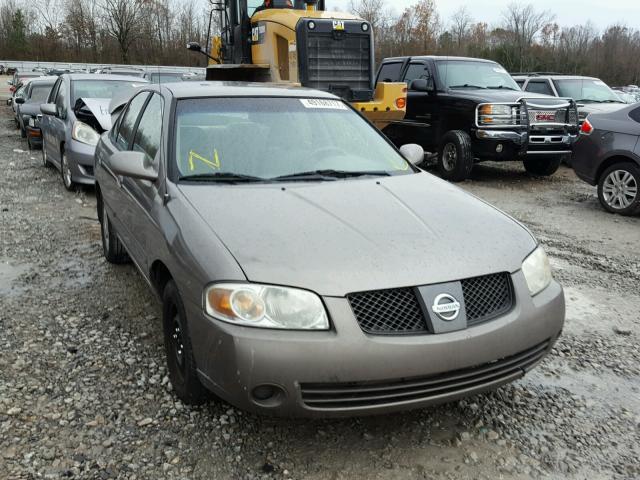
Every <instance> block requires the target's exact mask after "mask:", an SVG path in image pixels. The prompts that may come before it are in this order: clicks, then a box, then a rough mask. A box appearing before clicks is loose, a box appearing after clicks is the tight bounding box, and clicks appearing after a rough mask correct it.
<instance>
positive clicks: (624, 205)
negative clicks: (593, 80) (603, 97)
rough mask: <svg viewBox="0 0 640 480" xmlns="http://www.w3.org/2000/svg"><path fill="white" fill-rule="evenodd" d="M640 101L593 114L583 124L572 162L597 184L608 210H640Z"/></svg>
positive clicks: (578, 171)
mask: <svg viewBox="0 0 640 480" xmlns="http://www.w3.org/2000/svg"><path fill="white" fill-rule="evenodd" d="M639 138H640V105H638V104H635V105H629V106H628V107H625V108H623V109H621V110H616V111H615V112H610V113H599V114H591V115H589V117H587V119H586V120H585V121H584V123H583V124H582V128H581V131H580V138H579V139H578V141H577V142H576V144H575V146H574V152H573V161H572V166H573V169H574V170H575V172H576V174H577V175H578V176H579V177H580V178H581V179H582V180H584V181H585V182H587V183H590V184H591V185H597V186H598V199H599V200H600V203H601V204H602V206H603V207H604V208H605V209H606V210H607V211H609V212H612V213H619V214H620V215H634V214H637V213H640V194H639V193H638V185H640V141H639Z"/></svg>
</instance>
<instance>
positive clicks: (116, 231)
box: [96, 82, 564, 417]
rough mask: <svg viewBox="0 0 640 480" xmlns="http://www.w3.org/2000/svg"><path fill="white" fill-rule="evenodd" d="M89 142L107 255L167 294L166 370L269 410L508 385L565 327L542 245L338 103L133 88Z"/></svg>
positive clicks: (260, 89) (350, 406) (381, 406)
mask: <svg viewBox="0 0 640 480" xmlns="http://www.w3.org/2000/svg"><path fill="white" fill-rule="evenodd" d="M122 112H123V113H122V114H121V115H120V116H119V117H118V119H117V121H116V122H115V123H114V126H113V128H112V129H111V131H109V132H107V133H105V134H103V135H102V136H101V139H100V141H99V143H98V146H97V149H96V191H97V199H98V217H99V219H100V222H101V225H102V241H103V247H104V254H105V257H106V259H107V260H108V261H110V262H113V263H123V262H127V261H129V260H132V261H133V263H134V264H135V265H136V266H137V267H138V269H139V270H140V271H141V273H142V275H143V276H144V278H145V279H146V280H147V281H148V283H149V284H150V286H151V287H152V289H153V290H154V292H155V293H156V294H157V295H158V297H159V299H161V301H162V305H163V309H162V310H163V326H164V338H165V346H166V354H167V362H168V370H169V377H170V379H171V382H172V385H173V387H174V390H175V392H176V394H177V396H178V397H179V398H180V399H182V400H183V401H184V402H186V403H189V404H199V403H202V402H203V401H205V400H206V399H207V398H208V396H209V393H210V392H212V393H214V394H215V395H217V396H218V397H221V398H222V399H224V400H226V401H228V402H230V403H231V404H233V405H235V406H237V407H240V408H243V409H246V410H251V411H254V412H259V413H265V414H274V415H280V416H307V417H309V416H326V417H329V416H334V417H335V416H350V415H366V414H374V413H385V412H391V411H396V410H403V409H409V408H416V407H423V406H425V405H429V404H433V403H438V402H445V401H450V400H454V399H457V398H460V397H462V396H465V395H469V394H473V393H477V392H480V391H483V390H487V389H492V388H496V387H498V386H500V385H502V384H505V383H507V382H511V381H513V380H515V379H517V378H519V377H522V376H523V375H524V374H525V373H526V372H527V371H528V370H529V369H531V368H532V367H533V366H535V365H536V364H537V363H538V362H539V361H540V360H542V358H543V357H544V356H545V355H546V354H547V353H548V352H549V351H550V350H551V348H552V346H553V344H554V342H555V341H556V339H557V338H558V335H559V334H560V331H561V329H562V325H563V322H564V296H563V292H562V288H561V287H560V285H559V284H558V283H556V282H555V281H554V280H553V279H552V276H551V270H550V267H549V262H548V260H547V256H546V255H545V252H544V250H543V249H542V248H541V247H540V246H539V245H538V243H537V241H536V240H535V238H533V236H532V235H531V233H530V232H529V231H528V230H527V229H526V228H524V227H523V226H522V225H520V224H518V223H517V222H515V221H514V220H513V219H511V218H510V217H508V216H507V215H505V214H504V213H502V212H500V211H498V210H496V209H495V208H494V207H492V206H491V205H488V204H486V203H484V202H483V201H481V200H479V199H477V198H475V197H474V196H472V195H470V194H468V193H465V192H464V191H463V190H461V189H459V188H457V187H455V186H453V185H451V184H449V183H447V182H445V181H442V180H440V179H438V178H436V177H434V176H432V175H430V174H428V173H426V172H423V171H421V170H419V169H418V168H416V167H414V165H413V163H418V162H419V161H420V160H422V158H423V151H422V149H421V148H419V147H417V146H415V145H409V146H405V147H403V148H402V149H400V150H399V151H398V150H396V149H395V147H394V146H393V145H392V144H391V143H390V142H389V141H387V140H386V139H385V137H384V136H382V134H380V133H379V132H378V131H377V130H376V129H375V128H373V127H372V126H371V125H370V124H369V123H367V121H366V120H364V119H363V118H362V117H361V116H360V115H359V114H358V113H356V112H355V111H354V110H352V108H351V107H350V106H349V105H348V104H346V103H344V102H343V101H342V100H340V99H339V98H337V97H335V96H333V95H330V94H328V93H323V92H319V91H315V90H306V89H296V88H284V87H275V86H272V87H270V86H265V85H260V86H258V85H248V84H221V83H195V82H194V83H175V84H165V85H160V86H158V85H147V86H145V87H143V88H142V91H140V92H139V93H138V94H137V95H136V96H134V97H133V98H132V99H131V100H129V102H128V105H126V106H125V107H124V109H123V111H122Z"/></svg>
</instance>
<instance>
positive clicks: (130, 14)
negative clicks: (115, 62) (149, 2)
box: [102, 0, 144, 63]
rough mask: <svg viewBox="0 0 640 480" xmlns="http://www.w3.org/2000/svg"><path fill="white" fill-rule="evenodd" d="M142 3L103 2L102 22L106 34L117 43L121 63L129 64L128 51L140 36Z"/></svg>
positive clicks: (134, 0) (133, 0)
mask: <svg viewBox="0 0 640 480" xmlns="http://www.w3.org/2000/svg"><path fill="white" fill-rule="evenodd" d="M143 7H144V3H143V1H142V0H104V4H103V5H102V8H103V11H104V22H105V28H106V32H107V34H109V35H110V36H112V37H113V38H115V39H116V41H117V42H118V46H119V47H120V56H121V59H122V62H123V63H129V49H130V48H131V45H132V44H133V42H134V41H135V40H136V39H137V38H139V37H140V36H141V34H142V32H141V29H140V24H141V21H142V12H143Z"/></svg>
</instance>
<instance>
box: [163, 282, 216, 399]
mask: <svg viewBox="0 0 640 480" xmlns="http://www.w3.org/2000/svg"><path fill="white" fill-rule="evenodd" d="M162 325H163V328H164V347H165V350H166V354H167V368H168V370H169V380H171V385H172V386H173V389H174V390H175V392H176V395H177V396H178V398H180V400H182V401H183V402H184V403H186V404H187V405H202V404H203V403H205V402H206V401H207V397H208V395H207V390H206V389H205V388H204V386H203V385H202V383H200V379H199V378H198V371H197V368H196V362H195V360H194V357H193V349H192V346H191V338H190V337H189V329H188V327H187V317H186V314H185V311H184V305H183V303H182V299H181V298H180V293H179V292H178V288H177V287H176V284H175V283H174V281H173V280H169V282H168V283H167V286H166V287H165V288H164V294H163V296H162Z"/></svg>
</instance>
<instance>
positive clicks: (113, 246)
mask: <svg viewBox="0 0 640 480" xmlns="http://www.w3.org/2000/svg"><path fill="white" fill-rule="evenodd" d="M98 218H99V220H100V232H101V233H102V251H103V252H104V258H105V259H106V260H107V262H109V263H114V264H116V265H119V264H123V263H129V255H128V254H127V251H126V250H125V249H124V246H123V245H122V242H120V239H119V238H118V235H117V234H116V231H115V229H114V228H113V225H111V222H110V221H109V217H108V215H107V209H106V207H105V205H104V202H103V201H102V199H101V198H100V197H98Z"/></svg>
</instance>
